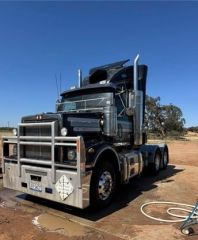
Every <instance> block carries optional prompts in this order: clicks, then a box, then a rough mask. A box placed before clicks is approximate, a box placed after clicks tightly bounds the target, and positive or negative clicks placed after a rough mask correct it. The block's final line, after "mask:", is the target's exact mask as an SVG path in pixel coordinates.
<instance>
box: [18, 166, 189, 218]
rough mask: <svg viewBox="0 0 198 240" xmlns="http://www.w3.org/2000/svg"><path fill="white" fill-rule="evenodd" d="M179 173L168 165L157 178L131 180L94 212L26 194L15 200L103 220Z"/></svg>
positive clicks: (179, 170) (147, 177)
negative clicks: (107, 202)
mask: <svg viewBox="0 0 198 240" xmlns="http://www.w3.org/2000/svg"><path fill="white" fill-rule="evenodd" d="M181 171H184V170H183V169H176V167H175V166H174V165H169V166H168V167H167V169H166V170H163V171H161V172H160V173H159V174H158V175H157V176H154V177H151V176H143V177H139V178H133V179H132V181H131V182H130V183H128V184H125V185H121V186H120V188H119V189H118V191H117V194H116V197H115V199H114V201H113V203H112V204H111V205H110V206H108V207H107V208H105V209H102V210H99V211H96V210H95V211H94V210H92V209H90V208H87V209H84V210H81V209H76V208H73V207H69V206H65V205H63V204H60V203H56V202H53V201H49V200H45V199H41V198H38V197H35V196H31V195H28V194H21V195H18V196H17V198H20V199H24V200H26V201H30V202H33V203H36V204H39V205H43V206H47V207H49V208H52V209H54V210H58V211H61V212H65V213H69V214H72V215H75V216H78V217H81V218H84V219H87V220H91V221H98V220H99V219H101V218H104V217H106V216H108V215H110V214H112V213H114V212H116V211H119V210H121V209H122V208H125V207H126V206H127V205H129V203H130V202H132V201H133V200H135V199H136V198H137V197H139V196H140V195H142V194H143V193H144V192H146V191H150V190H152V189H155V188H157V187H158V186H157V185H156V184H155V183H156V182H157V181H158V182H159V181H161V182H162V183H166V182H172V181H173V180H171V179H169V178H170V177H171V176H174V175H176V174H177V173H179V172H181Z"/></svg>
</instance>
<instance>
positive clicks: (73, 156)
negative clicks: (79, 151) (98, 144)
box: [67, 149, 76, 160]
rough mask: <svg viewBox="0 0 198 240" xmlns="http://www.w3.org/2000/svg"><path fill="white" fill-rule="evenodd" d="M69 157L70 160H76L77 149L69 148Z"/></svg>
mask: <svg viewBox="0 0 198 240" xmlns="http://www.w3.org/2000/svg"><path fill="white" fill-rule="evenodd" d="M67 158H68V160H76V150H74V149H69V150H68V152H67Z"/></svg>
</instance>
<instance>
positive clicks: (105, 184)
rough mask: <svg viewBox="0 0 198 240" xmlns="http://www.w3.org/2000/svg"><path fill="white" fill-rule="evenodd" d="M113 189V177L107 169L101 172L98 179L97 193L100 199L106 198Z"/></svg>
mask: <svg viewBox="0 0 198 240" xmlns="http://www.w3.org/2000/svg"><path fill="white" fill-rule="evenodd" d="M112 189H113V179H112V176H111V173H110V172H108V171H105V172H103V173H102V175H101V176H100V179H99V184H98V195H99V198H100V199H101V200H103V201H104V200H106V199H107V198H108V197H109V196H110V194H111V192H112Z"/></svg>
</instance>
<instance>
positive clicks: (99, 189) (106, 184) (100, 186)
mask: <svg viewBox="0 0 198 240" xmlns="http://www.w3.org/2000/svg"><path fill="white" fill-rule="evenodd" d="M116 187H117V180H116V172H115V167H114V166H113V164H111V163H110V162H104V161H103V162H100V163H99V164H97V165H96V167H95V169H94V171H93V175H92V180H91V186H90V205H91V207H92V208H97V209H100V208H104V207H106V206H108V205H109V204H110V203H111V201H112V199H113V197H114V194H115V191H116Z"/></svg>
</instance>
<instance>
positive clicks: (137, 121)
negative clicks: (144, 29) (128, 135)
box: [132, 54, 143, 145]
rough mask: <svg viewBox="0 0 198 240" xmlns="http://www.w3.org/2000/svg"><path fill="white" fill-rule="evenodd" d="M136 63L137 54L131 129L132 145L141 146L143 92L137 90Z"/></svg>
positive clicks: (135, 66) (135, 65) (134, 70)
mask: <svg viewBox="0 0 198 240" xmlns="http://www.w3.org/2000/svg"><path fill="white" fill-rule="evenodd" d="M138 61H139V54H138V55H137V56H136V58H135V59H134V65H133V89H132V93H133V94H132V99H133V106H132V108H133V124H134V126H133V129H134V145H141V144H142V143H143V139H142V132H143V92H142V91H140V90H138V81H139V79H138V77H139V76H138Z"/></svg>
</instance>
